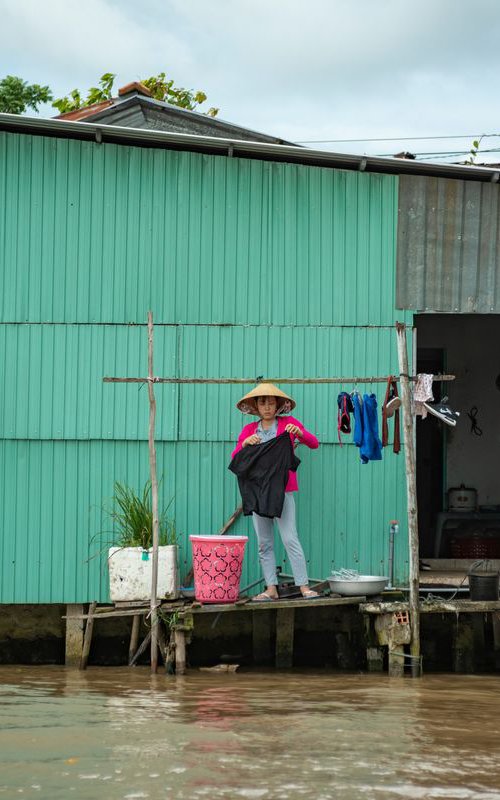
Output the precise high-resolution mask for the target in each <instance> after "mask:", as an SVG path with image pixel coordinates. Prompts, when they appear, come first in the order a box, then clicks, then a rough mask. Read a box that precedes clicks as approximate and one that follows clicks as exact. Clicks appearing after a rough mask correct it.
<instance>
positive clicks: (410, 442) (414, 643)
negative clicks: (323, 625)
mask: <svg viewBox="0 0 500 800" xmlns="http://www.w3.org/2000/svg"><path fill="white" fill-rule="evenodd" d="M396 331H397V340H398V362H399V372H400V376H399V377H400V385H401V402H402V406H403V429H404V451H405V466H406V497H407V505H408V540H409V551H410V627H411V643H410V652H411V655H412V656H413V658H412V668H411V672H412V676H413V677H414V678H415V677H418V676H419V675H420V609H419V593H418V589H419V563H418V560H419V547H418V510H417V475H416V458H415V440H414V421H413V420H414V418H413V408H412V395H411V389H410V375H409V372H408V350H407V343H406V326H405V325H403V324H401V323H400V322H396Z"/></svg>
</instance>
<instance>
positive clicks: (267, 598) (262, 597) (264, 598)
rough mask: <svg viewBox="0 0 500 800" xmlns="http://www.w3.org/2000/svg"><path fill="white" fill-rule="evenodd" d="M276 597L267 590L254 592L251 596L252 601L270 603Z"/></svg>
mask: <svg viewBox="0 0 500 800" xmlns="http://www.w3.org/2000/svg"><path fill="white" fill-rule="evenodd" d="M277 599H278V598H277V597H273V596H272V595H271V594H268V593H267V592H261V593H260V594H256V595H255V597H252V603H270V602H271V603H272V602H273V600H277Z"/></svg>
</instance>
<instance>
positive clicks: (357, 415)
mask: <svg viewBox="0 0 500 800" xmlns="http://www.w3.org/2000/svg"><path fill="white" fill-rule="evenodd" d="M352 405H353V408H354V444H355V445H356V447H361V445H362V443H363V400H362V399H361V395H360V393H359V392H353V395H352Z"/></svg>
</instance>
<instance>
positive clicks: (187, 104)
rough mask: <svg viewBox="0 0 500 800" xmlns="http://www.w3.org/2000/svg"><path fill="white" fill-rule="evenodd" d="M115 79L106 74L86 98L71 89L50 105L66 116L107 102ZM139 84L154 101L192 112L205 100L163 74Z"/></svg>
mask: <svg viewBox="0 0 500 800" xmlns="http://www.w3.org/2000/svg"><path fill="white" fill-rule="evenodd" d="M115 78H116V75H115V74H113V73H112V72H106V73H105V74H104V75H102V76H101V78H100V80H99V82H98V85H97V86H92V87H91V88H90V89H89V90H88V92H87V97H86V98H83V96H82V93H81V92H80V91H79V90H78V89H73V90H72V91H71V92H70V93H69V94H68V95H66V97H61V98H59V99H57V100H55V101H54V102H53V103H52V105H53V106H54V107H55V108H57V109H58V111H59V113H60V114H66V113H67V112H68V111H78V109H80V108H87V107H88V106H92V105H94V103H100V102H102V101H103V100H109V99H110V98H111V97H112V96H113V85H114V82H115ZM141 83H143V84H144V86H146V87H147V88H148V89H149V91H150V92H151V96H152V97H153V98H154V99H155V100H162V101H164V102H167V103H171V104H172V105H174V106H178V107H180V108H186V109H188V110H189V111H194V110H195V109H196V108H198V106H200V105H201V104H202V103H204V102H205V100H206V99H207V96H206V94H205V92H201V91H194V90H193V89H184V88H182V87H180V86H175V84H174V80H173V79H167V77H166V75H165V73H164V72H160V73H159V74H158V75H152V76H151V77H150V78H145V79H143V80H142V81H141ZM218 111H219V109H218V108H209V109H208V111H207V112H206V114H207V115H208V116H209V117H215V116H216V115H217V113H218Z"/></svg>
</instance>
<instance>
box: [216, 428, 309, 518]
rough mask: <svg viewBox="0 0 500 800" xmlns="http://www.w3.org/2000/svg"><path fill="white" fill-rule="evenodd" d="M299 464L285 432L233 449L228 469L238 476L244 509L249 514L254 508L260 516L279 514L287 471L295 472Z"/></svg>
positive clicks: (281, 509)
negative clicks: (265, 440)
mask: <svg viewBox="0 0 500 800" xmlns="http://www.w3.org/2000/svg"><path fill="white" fill-rule="evenodd" d="M299 464H300V459H299V458H297V456H296V455H295V453H294V450H293V444H292V440H291V438H290V434H289V433H286V432H285V433H282V434H280V436H276V437H275V438H274V439H270V440H269V441H268V442H264V444H252V445H247V447H244V448H243V449H242V450H240V451H239V453H236V455H235V457H234V458H233V460H232V461H231V463H230V465H229V467H228V469H230V470H231V472H234V474H235V475H236V476H237V478H238V485H239V487H240V493H241V499H242V500H243V513H244V514H245V515H246V516H248V515H249V514H252V513H253V512H254V511H255V512H256V513H257V514H259V515H260V516H261V517H271V518H273V517H281V512H282V511H283V503H284V502H285V488H286V484H287V482H288V473H289V471H290V470H292V471H293V472H295V471H296V470H297V467H298V466H299Z"/></svg>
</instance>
